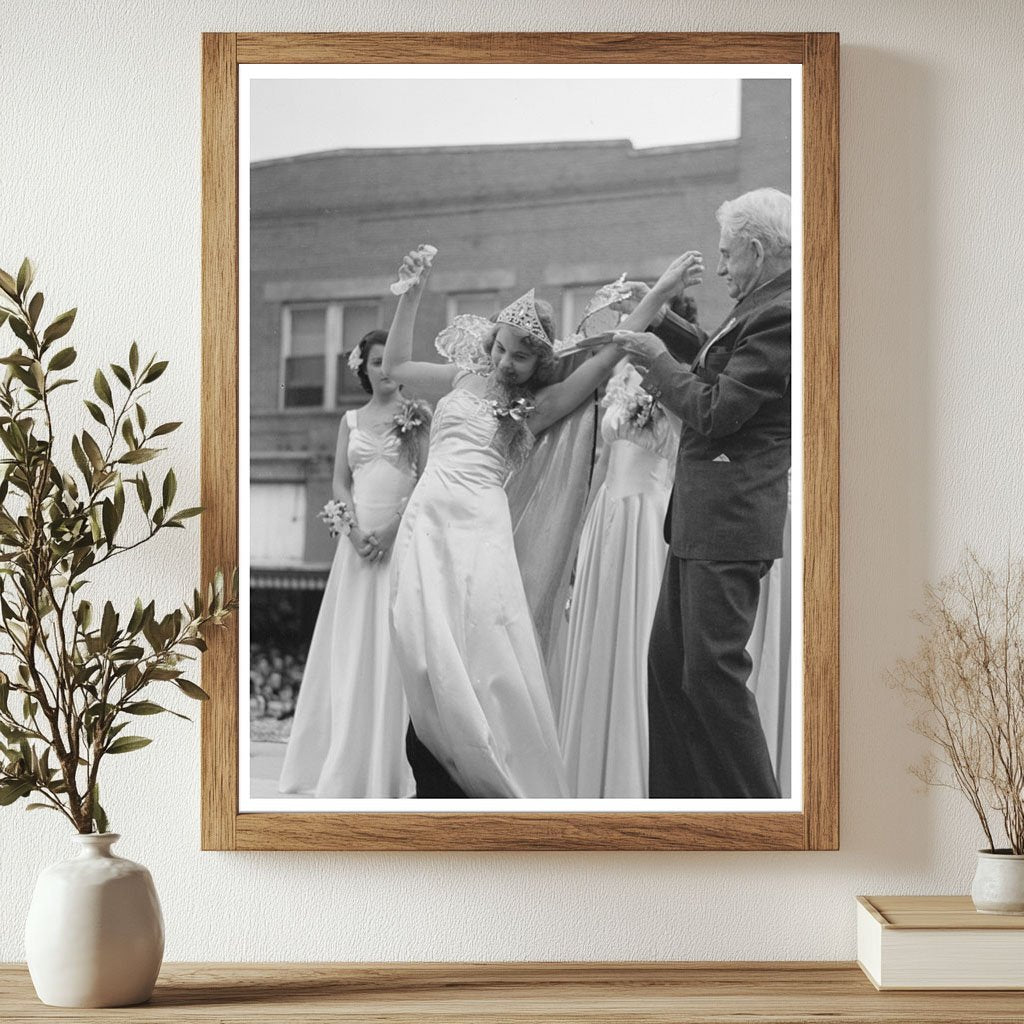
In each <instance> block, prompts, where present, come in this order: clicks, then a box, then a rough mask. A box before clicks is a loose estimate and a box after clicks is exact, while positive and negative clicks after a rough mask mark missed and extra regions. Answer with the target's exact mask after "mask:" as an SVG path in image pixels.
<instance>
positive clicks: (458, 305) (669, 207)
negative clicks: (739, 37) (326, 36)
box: [249, 80, 791, 624]
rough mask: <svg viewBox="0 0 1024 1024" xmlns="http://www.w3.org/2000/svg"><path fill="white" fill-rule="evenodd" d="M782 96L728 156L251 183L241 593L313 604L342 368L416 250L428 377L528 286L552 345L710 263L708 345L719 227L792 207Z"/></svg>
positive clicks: (255, 173) (451, 157) (371, 170)
mask: <svg viewBox="0 0 1024 1024" xmlns="http://www.w3.org/2000/svg"><path fill="white" fill-rule="evenodd" d="M789 89H790V85H789V82H788V81H778V82H776V81H760V80H758V81H754V80H748V81H746V82H744V84H743V88H742V107H741V132H740V136H739V138H738V139H736V140H731V141H725V142H715V143H708V144H700V145H689V146H678V147H671V148H660V149H648V150H635V149H634V148H633V147H632V145H631V144H630V143H629V142H627V141H610V142H567V143H545V144H536V145H513V146H478V147H445V148H431V149H382V150H342V151H334V152H328V153H315V154H311V155H308V156H300V157H293V158H287V159H281V160H271V161H266V162H263V163H257V164H254V165H253V166H252V168H251V179H250V180H251V208H250V218H251V219H250V229H251V236H250V238H251V241H250V249H251V255H250V260H251V263H250V271H251V277H250V288H251V291H250V302H251V305H250V323H251V329H250V338H249V359H250V378H249V389H250V398H249V411H250V431H249V434H250V524H251V543H250V553H251V558H252V584H253V587H254V588H274V589H278V590H279V589H281V588H284V589H287V588H294V589H296V590H299V591H306V592H307V593H308V595H309V599H310V600H313V599H318V595H316V594H315V591H316V590H318V589H319V588H320V587H322V583H323V580H324V578H325V577H326V570H327V567H328V564H329V561H330V559H331V557H332V553H333V548H334V542H333V541H331V540H330V539H329V537H328V535H327V532H326V530H325V529H324V528H323V527H321V526H320V525H319V524H318V523H316V521H315V512H316V510H317V509H319V507H320V506H321V505H322V504H323V503H324V502H325V501H326V500H327V499H328V498H329V497H330V477H331V471H332V463H333V456H334V446H335V439H336V435H337V429H338V422H339V419H340V417H341V415H342V413H343V412H344V410H346V409H348V408H351V407H353V406H354V405H357V404H360V403H361V402H363V401H364V400H365V395H364V394H363V392H362V391H361V390H360V389H359V385H358V382H357V381H356V380H355V377H354V375H353V374H352V373H351V371H350V370H349V369H348V366H347V365H346V362H345V357H346V354H347V353H348V351H349V350H350V349H351V348H352V346H353V345H354V344H355V343H356V342H357V341H358V340H359V338H360V337H361V336H362V335H363V334H364V333H365V332H366V331H367V330H370V329H371V328H373V327H386V326H387V325H388V324H389V322H390V320H391V316H392V314H393V312H394V305H395V302H396V300H395V299H394V298H393V297H392V295H391V293H390V291H389V290H388V285H389V283H390V282H391V281H392V280H394V275H395V269H396V267H397V266H398V264H399V262H400V260H401V257H402V256H403V255H404V254H405V252H406V251H407V250H408V249H410V248H412V247H413V246H415V245H416V244H417V243H419V242H430V243H432V244H433V245H436V246H437V248H438V250H439V255H438V257H437V262H436V264H435V270H434V272H433V274H432V276H431V278H430V282H429V290H428V292H427V294H425V295H424V298H423V301H422V305H421V311H420V317H419V322H418V324H417V334H416V339H415V347H416V355H417V358H423V359H430V358H437V356H436V354H435V353H434V352H433V346H432V341H433V338H434V337H435V336H436V335H437V333H438V332H439V331H440V330H441V329H442V328H443V327H444V326H445V324H446V323H447V322H449V321H450V319H451V318H452V317H453V316H454V315H455V314H456V313H458V312H467V311H468V312H479V313H484V314H490V313H492V312H495V311H496V310H498V309H500V308H501V307H502V306H503V305H505V304H506V303H507V302H508V301H510V300H511V299H513V298H515V297H516V296H517V295H519V294H521V293H522V292H524V291H525V290H526V289H527V288H529V287H531V286H535V287H536V289H537V295H538V297H540V298H543V299H547V300H548V301H549V302H551V303H552V305H553V306H554V308H555V310H556V314H557V315H558V317H559V325H558V326H559V328H560V333H561V334H562V335H563V336H564V335H565V334H567V333H569V332H571V331H572V329H573V328H574V326H575V323H576V319H577V318H578V316H579V312H580V306H581V302H582V301H584V296H586V295H589V294H590V293H591V292H593V290H594V289H595V288H596V287H597V286H599V285H601V284H603V283H606V282H608V281H611V280H614V279H615V278H616V277H618V276H619V275H620V274H621V273H623V272H628V273H629V275H630V276H631V277H637V278H647V279H652V278H654V277H655V276H657V274H658V273H659V272H660V271H661V270H662V269H663V268H664V266H665V265H666V264H667V263H668V262H669V260H670V259H671V258H672V257H674V256H675V255H678V254H679V253H680V252H682V251H683V250H685V249H690V248H696V249H700V250H701V251H703V252H704V253H705V259H706V263H707V265H708V268H709V273H708V276H707V278H706V281H705V286H704V287H703V288H701V289H699V290H698V291H697V292H695V298H696V301H697V303H698V309H699V317H700V320H701V322H702V323H703V324H704V325H705V326H707V327H713V326H714V325H715V324H716V323H717V322H719V321H720V320H721V318H722V317H723V315H724V314H725V313H726V312H727V310H728V308H729V306H730V300H729V298H728V296H727V294H726V291H725V288H724V287H723V286H721V285H719V284H717V283H716V282H715V280H714V268H715V263H716V259H717V256H716V254H717V248H718V227H717V224H716V222H715V219H714V212H715V209H716V208H717V207H718V205H719V204H720V203H721V202H722V201H723V200H725V199H728V198H730V197H733V196H735V195H738V194H740V193H742V192H745V191H747V190H748V189H751V188H756V187H760V186H764V185H772V186H775V187H777V188H781V189H783V190H784V191H787V192H789V191H791V188H790V137H789V132H788V131H785V130H782V128H781V126H788V125H789V106H790V104H789ZM680 116H685V113H681V114H680ZM296 597H298V594H296ZM303 617H304V618H305V617H308V616H306V615H303ZM254 624H255V622H254Z"/></svg>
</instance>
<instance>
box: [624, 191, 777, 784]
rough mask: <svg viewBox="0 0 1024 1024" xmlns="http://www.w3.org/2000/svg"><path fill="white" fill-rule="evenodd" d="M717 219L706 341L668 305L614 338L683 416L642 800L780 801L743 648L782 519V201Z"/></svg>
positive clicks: (736, 205)
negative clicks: (725, 307)
mask: <svg viewBox="0 0 1024 1024" xmlns="http://www.w3.org/2000/svg"><path fill="white" fill-rule="evenodd" d="M716 217H717V219H718V222H719V224H720V226H721V240H720V242H719V260H718V274H719V276H720V277H723V278H725V282H726V284H727V286H728V289H729V295H730V296H731V297H732V298H733V299H735V300H736V305H735V307H734V308H733V310H732V312H731V313H730V314H729V316H728V317H727V318H726V320H725V322H724V323H723V324H722V325H721V327H719V329H718V330H717V331H715V332H714V334H712V335H710V336H708V335H705V334H704V333H703V332H702V331H699V330H696V329H695V328H694V327H693V325H692V324H689V323H687V322H686V321H685V320H683V319H682V318H680V317H678V316H676V315H675V314H674V313H672V312H671V311H670V310H667V309H664V310H663V311H662V313H661V314H660V315H659V318H658V319H657V320H656V321H655V323H654V324H653V327H652V329H653V330H654V331H655V332H657V334H654V333H644V334H635V333H627V332H624V333H621V334H619V335H617V337H616V340H617V342H618V343H619V345H620V346H621V347H622V348H623V349H624V350H625V351H626V352H628V353H630V354H631V355H632V356H633V357H634V359H635V360H636V361H637V362H638V363H639V364H640V366H641V368H642V369H643V370H644V371H645V376H644V385H643V386H644V387H645V388H646V389H647V391H648V392H650V393H651V394H652V395H654V396H655V397H656V398H657V399H658V400H659V401H660V402H661V403H662V404H663V405H664V406H665V407H666V408H667V409H670V410H671V411H672V412H673V413H675V414H676V415H677V416H678V417H679V418H680V420H681V421H682V430H681V434H680V440H679V455H678V458H677V462H676V479H675V488H674V490H673V493H672V504H671V508H670V511H669V516H668V519H667V520H666V539H667V540H668V542H669V545H670V552H669V557H668V562H667V565H666V568H665V575H664V578H663V581H662V588H661V595H660V598H659V602H658V609H657V612H656V614H655V620H654V626H653V629H652V633H651V642H650V649H649V653H648V704H647V707H648V721H649V725H650V796H651V797H652V798H658V797H661V798H666V797H668V798H684V797H698V798H755V797H761V798H773V797H778V796H779V795H780V793H779V787H778V783H777V782H776V779H775V775H774V773H773V772H772V766H771V761H770V758H769V754H768V747H767V744H766V742H765V737H764V732H763V731H762V728H761V723H760V719H759V716H758V712H757V705H756V703H755V700H754V696H753V694H752V693H751V692H750V691H749V690H748V689H747V686H746V683H747V677H748V676H749V674H750V669H751V661H750V657H749V655H748V654H747V652H746V644H747V642H748V640H749V638H750V634H751V630H752V629H753V624H754V617H755V615H756V613H757V604H758V597H759V593H760V580H761V577H762V576H764V574H765V573H766V572H767V571H768V570H769V568H770V567H771V564H772V561H773V560H774V559H776V558H779V557H781V555H782V534H783V528H784V525H785V520H786V506H787V488H788V473H789V466H790V417H791V410H790V401H791V396H790V322H791V309H790V284H791V281H790V260H791V256H790V219H791V212H790V199H789V196H787V195H786V194H784V193H782V192H779V191H777V190H776V189H767V188H765V189H757V190H756V191H754V192H748V193H746V194H745V195H742V196H740V197H739V198H738V199H734V200H731V201H730V202H726V203H723V204H722V206H721V207H720V208H719V209H718V211H717V213H716ZM658 335H660V336H661V337H658ZM662 339H664V341H663V340H662ZM665 342H667V343H668V345H669V347H670V349H671V354H670V351H669V348H666V344H665ZM677 360H681V362H680V361H677ZM683 364H685V365H683Z"/></svg>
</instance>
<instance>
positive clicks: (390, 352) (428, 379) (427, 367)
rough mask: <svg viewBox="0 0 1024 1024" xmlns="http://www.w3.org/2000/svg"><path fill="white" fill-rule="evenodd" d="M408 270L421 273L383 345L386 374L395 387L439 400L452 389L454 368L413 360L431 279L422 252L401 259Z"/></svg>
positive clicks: (398, 311)
mask: <svg viewBox="0 0 1024 1024" xmlns="http://www.w3.org/2000/svg"><path fill="white" fill-rule="evenodd" d="M402 266H403V268H405V269H406V270H407V271H412V272H415V273H418V280H416V281H415V282H414V283H413V284H412V285H411V286H410V287H409V289H408V291H406V292H405V293H403V295H402V296H401V298H399V300H398V309H396V310H395V318H394V320H392V321H391V328H390V330H389V331H388V340H387V344H386V345H385V346H384V364H383V367H382V368H383V370H384V373H385V374H386V375H387V376H388V377H390V378H391V379H392V380H393V381H394V382H395V383H396V384H404V385H406V386H408V387H409V388H411V389H413V390H414V391H415V392H417V394H424V395H426V396H429V397H432V398H435V399H436V398H440V397H441V396H442V395H445V394H447V393H448V392H449V391H450V390H451V387H452V382H453V381H454V379H455V374H456V373H457V372H458V371H457V368H456V367H455V366H451V365H444V364H441V363H422V362H414V361H413V358H412V337H413V329H414V328H415V326H416V313H417V311H418V309H419V305H420V298H421V297H422V295H423V289H424V288H425V287H426V283H427V278H428V277H429V276H430V263H429V262H428V260H427V259H426V258H425V257H424V256H423V254H422V252H420V251H419V250H417V251H415V252H411V253H409V255H408V256H406V257H405V258H404V259H403V260H402Z"/></svg>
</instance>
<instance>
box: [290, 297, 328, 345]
mask: <svg viewBox="0 0 1024 1024" xmlns="http://www.w3.org/2000/svg"><path fill="white" fill-rule="evenodd" d="M290 316H291V351H290V355H293V356H313V355H320V356H323V354H324V351H325V350H326V348H327V310H326V309H322V308H321V309H293V310H291V311H290Z"/></svg>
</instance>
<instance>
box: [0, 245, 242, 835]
mask: <svg viewBox="0 0 1024 1024" xmlns="http://www.w3.org/2000/svg"><path fill="white" fill-rule="evenodd" d="M34 276H35V270H34V267H33V265H32V263H31V261H30V260H28V259H26V260H25V261H24V262H23V263H22V264H21V267H20V269H19V271H18V273H17V275H11V274H9V273H7V272H5V271H0V328H2V327H3V325H4V323H6V324H7V325H8V326H9V327H10V328H11V330H12V331H13V332H14V335H15V339H16V344H15V347H14V349H13V350H12V351H11V352H9V353H8V354H7V355H6V356H3V357H0V366H2V367H3V370H4V374H3V380H2V383H0V446H2V447H0V456H2V458H0V506H2V508H0V666H2V667H3V668H9V669H11V671H10V673H8V672H6V671H0V806H3V805H9V804H13V803H15V802H16V801H18V800H21V799H24V800H29V799H31V798H32V797H33V795H35V796H36V797H37V800H36V801H35V802H30V803H28V808H29V809H37V808H39V809H41V808H49V809H52V810H55V811H58V812H59V813H61V814H63V815H64V816H65V817H66V818H67V819H68V820H69V821H70V822H71V823H72V824H73V825H74V827H75V828H76V829H77V830H78V832H80V833H89V832H92V831H94V830H95V831H98V832H106V831H107V830H108V822H107V815H106V813H105V812H104V810H103V807H102V806H101V804H100V790H99V775H100V766H101V764H102V763H103V761H104V759H105V758H106V757H107V756H108V755H114V754H126V753H129V752H131V751H135V750H139V749H141V748H142V747H145V746H147V745H148V744H149V743H151V742H152V740H151V739H149V738H147V737H145V736H140V735H130V734H127V733H125V731H124V730H125V729H126V728H128V727H129V726H130V724H131V723H132V721H133V720H138V719H139V718H140V717H146V716H151V715H158V714H163V713H166V714H171V715H174V716H176V717H178V718H185V719H186V720H187V716H185V715H182V714H180V713H179V712H177V711H173V710H171V709H170V708H167V707H164V706H163V704H162V703H158V702H157V700H153V699H149V698H150V697H151V696H153V695H154V691H156V690H157V689H158V688H159V687H161V686H163V687H173V688H175V689H177V690H178V691H180V692H181V693H183V694H185V696H187V697H190V698H192V699H195V700H200V701H202V700H206V699H208V698H207V694H206V692H205V691H204V690H203V689H202V688H201V687H200V686H198V685H197V684H196V683H195V682H192V681H191V680H189V679H187V678H186V677H185V674H186V671H187V670H188V669H189V667H191V666H192V665H193V663H194V662H195V661H196V659H197V658H198V656H199V653H200V652H202V651H204V650H205V649H206V642H205V641H204V639H203V634H204V633H205V632H206V631H207V629H208V628H209V627H214V626H223V625H224V624H225V623H226V620H227V619H228V617H229V616H230V615H231V613H232V612H233V611H234V609H235V608H236V607H237V591H238V582H237V572H235V573H233V574H232V578H231V582H230V584H229V585H226V584H225V579H224V574H223V572H221V571H220V570H218V571H217V572H216V573H215V574H214V579H213V580H212V581H210V582H209V584H208V585H207V587H206V588H205V590H198V589H197V590H196V591H195V593H194V595H193V597H192V600H191V601H190V602H185V603H184V604H183V605H182V606H181V607H179V608H176V609H173V610H171V611H169V612H167V613H166V614H163V615H159V614H158V613H157V610H156V607H155V602H154V601H149V602H148V603H145V602H144V601H143V599H142V598H138V599H137V600H136V601H135V604H134V607H133V608H132V609H131V611H130V612H125V613H121V612H119V611H118V609H117V608H115V607H114V605H113V603H112V602H111V601H109V600H107V601H103V603H102V606H100V604H99V602H97V603H96V605H95V606H94V604H93V603H92V602H91V601H89V600H87V599H86V596H85V595H86V594H88V593H90V592H91V591H90V590H89V589H87V588H89V587H90V581H89V574H90V573H92V572H93V571H94V570H96V569H98V568H99V567H100V566H103V565H105V564H107V563H110V562H112V561H114V560H118V559H121V558H123V557H124V556H125V555H126V554H128V553H129V552H131V551H133V550H135V549H136V548H138V547H140V546H142V545H144V544H146V543H148V542H150V541H152V540H153V539H154V538H155V537H156V536H157V534H159V533H162V532H163V531H165V530H169V529H184V527H185V522H186V521H187V520H188V519H190V518H192V517H194V516H197V515H199V513H200V512H201V511H202V509H201V508H196V507H191V508H176V507H174V500H175V494H176V490H177V482H176V479H175V475H174V470H173V468H172V469H168V470H167V472H166V474H165V475H164V476H163V480H162V483H161V485H160V488H159V494H156V495H155V494H154V486H153V484H152V483H151V481H150V479H149V477H148V475H147V473H146V472H145V471H144V470H142V469H141V468H139V467H141V466H142V465H144V464H145V463H148V462H151V461H152V460H154V459H156V458H157V457H158V456H159V455H160V453H161V452H162V451H163V449H162V448H159V447H157V445H156V444H155V443H154V442H158V441H159V439H160V438H162V437H164V436H166V435H168V434H171V433H172V432H173V431H175V430H176V429H177V428H178V427H179V426H181V424H180V422H168V423H160V424H150V423H149V421H148V420H147V417H146V413H145V409H144V408H143V406H142V404H141V402H142V399H144V398H145V397H146V395H147V394H148V390H147V388H148V386H149V385H150V384H152V383H153V382H154V381H156V380H157V379H158V378H159V377H160V376H161V374H162V373H163V372H164V370H165V369H166V368H167V362H166V361H158V360H157V359H156V357H155V356H153V357H151V358H150V359H148V360H145V361H143V360H142V359H141V358H140V355H139V348H138V345H137V344H135V343H134V342H133V343H132V345H131V348H130V350H129V352H128V358H127V360H126V362H125V364H124V365H122V364H118V363H111V364H110V365H109V376H108V374H107V373H104V372H103V370H101V369H97V370H96V372H95V375H94V376H93V380H92V390H93V391H94V392H95V399H96V400H95V401H94V400H92V398H91V397H90V398H89V399H83V403H84V406H85V409H86V410H87V411H88V413H89V415H90V416H91V417H92V419H93V420H94V421H95V422H96V424H97V426H96V427H93V428H92V432H90V431H89V430H81V431H79V432H71V433H70V444H69V445H68V447H69V449H70V459H68V457H67V455H64V456H63V458H62V456H61V453H60V452H59V450H58V444H59V442H60V441H61V440H62V439H61V437H60V433H59V431H58V424H57V422H56V421H55V418H54V411H53V403H52V401H51V399H52V396H53V394H54V392H55V391H57V390H58V389H59V388H63V387H66V386H69V385H72V384H76V383H78V381H77V380H76V379H75V378H73V377H69V376H62V374H63V373H64V371H67V370H69V369H70V368H71V367H72V366H73V365H74V363H75V362H76V359H77V353H76V351H75V349H74V348H73V347H71V346H69V345H66V344H65V345H63V346H58V345H57V342H58V341H60V340H61V339H62V338H64V337H65V336H66V335H67V334H68V333H69V332H70V330H71V328H72V325H73V324H74V320H75V314H76V310H75V309H71V310H68V311H67V312H65V313H61V314H60V315H59V316H57V317H56V318H55V319H53V320H52V321H51V322H50V323H49V325H48V326H46V327H45V328H43V327H42V326H41V324H40V314H41V313H42V308H43V293H42V292H40V291H35V292H34V293H33V292H32V286H33V279H34ZM63 440H64V443H65V444H67V438H66V437H65V438H64V439H63ZM132 492H134V498H135V500H134V501H132V502H131V503H129V502H128V501H127V497H126V495H127V494H129V493H132ZM129 504H130V505H131V506H136V508H135V510H134V511H132V512H131V514H130V517H129V518H130V519H132V520H136V521H137V522H138V524H139V526H138V529H137V530H134V531H130V530H129V529H128V528H127V524H126V523H125V514H126V506H127V505H129ZM140 513H141V514H140ZM161 699H162V698H161Z"/></svg>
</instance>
